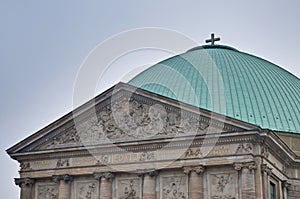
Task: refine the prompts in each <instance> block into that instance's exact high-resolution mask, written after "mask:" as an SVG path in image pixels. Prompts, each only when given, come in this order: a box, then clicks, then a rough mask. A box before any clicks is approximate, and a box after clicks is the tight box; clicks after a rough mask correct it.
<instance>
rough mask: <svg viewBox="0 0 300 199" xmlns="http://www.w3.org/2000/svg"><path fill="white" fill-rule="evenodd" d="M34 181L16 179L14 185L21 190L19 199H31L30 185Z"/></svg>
mask: <svg viewBox="0 0 300 199" xmlns="http://www.w3.org/2000/svg"><path fill="white" fill-rule="evenodd" d="M34 182H35V181H34V180H33V179H31V178H16V179H15V184H16V185H18V186H19V187H20V188H21V196H20V198H21V199H32V198H33V197H32V185H33V184H34Z"/></svg>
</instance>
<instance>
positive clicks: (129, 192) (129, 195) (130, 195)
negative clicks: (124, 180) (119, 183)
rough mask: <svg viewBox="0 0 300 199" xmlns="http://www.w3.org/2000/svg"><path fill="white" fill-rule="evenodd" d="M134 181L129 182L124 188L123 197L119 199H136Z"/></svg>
mask: <svg viewBox="0 0 300 199" xmlns="http://www.w3.org/2000/svg"><path fill="white" fill-rule="evenodd" d="M134 183H135V182H134V180H130V182H129V185H127V186H125V188H124V196H123V197H121V199H136V198H138V197H137V196H136V190H135V189H134Z"/></svg>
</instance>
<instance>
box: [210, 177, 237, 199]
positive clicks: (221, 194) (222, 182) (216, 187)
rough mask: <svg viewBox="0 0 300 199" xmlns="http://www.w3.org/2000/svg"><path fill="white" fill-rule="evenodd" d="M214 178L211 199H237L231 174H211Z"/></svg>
mask: <svg viewBox="0 0 300 199" xmlns="http://www.w3.org/2000/svg"><path fill="white" fill-rule="evenodd" d="M211 176H213V177H214V180H213V181H212V184H211V186H212V187H213V188H212V190H211V194H212V195H211V199H235V189H234V187H233V186H234V184H235V182H234V181H233V177H232V176H231V174H211Z"/></svg>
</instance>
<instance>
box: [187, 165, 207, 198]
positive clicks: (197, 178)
mask: <svg viewBox="0 0 300 199" xmlns="http://www.w3.org/2000/svg"><path fill="white" fill-rule="evenodd" d="M183 172H184V173H185V174H186V175H188V176H189V180H188V181H189V193H188V194H189V199H203V198H204V193H203V172H204V167H203V166H201V165H199V166H188V167H184V168H183Z"/></svg>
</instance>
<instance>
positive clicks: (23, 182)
mask: <svg viewBox="0 0 300 199" xmlns="http://www.w3.org/2000/svg"><path fill="white" fill-rule="evenodd" d="M34 183H35V180H34V179H32V178H15V184H16V185H18V186H19V187H21V186H22V185H25V186H30V185H32V184H34Z"/></svg>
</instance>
